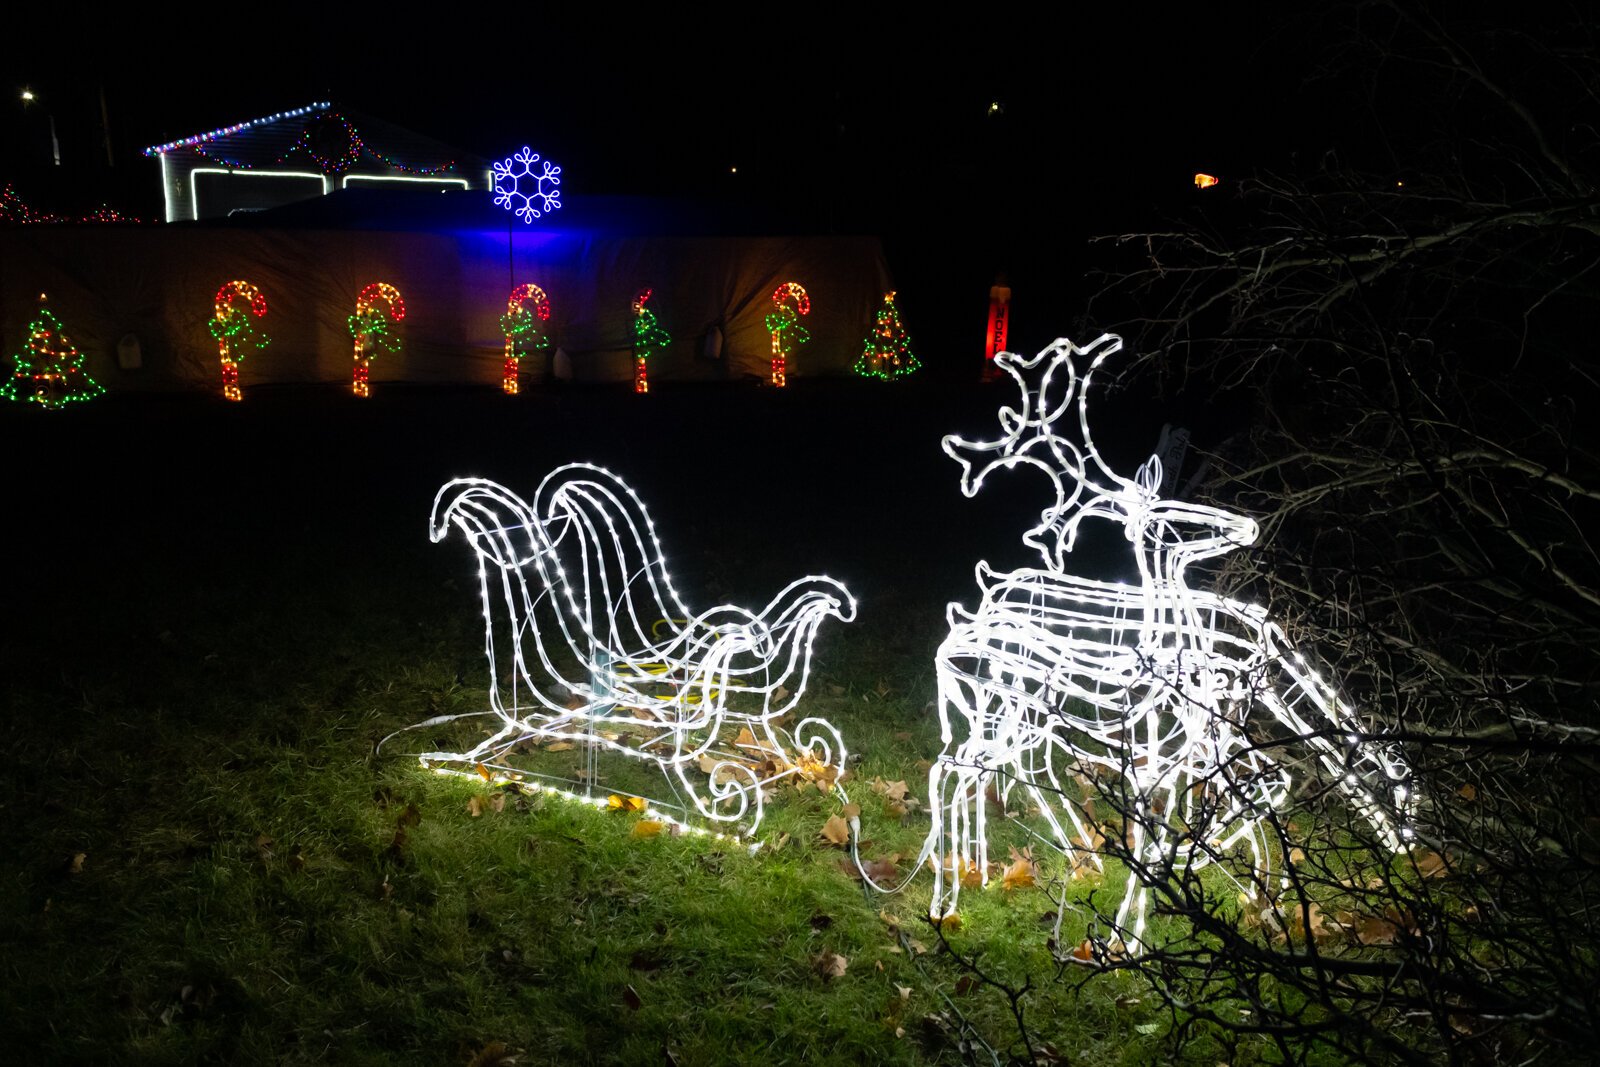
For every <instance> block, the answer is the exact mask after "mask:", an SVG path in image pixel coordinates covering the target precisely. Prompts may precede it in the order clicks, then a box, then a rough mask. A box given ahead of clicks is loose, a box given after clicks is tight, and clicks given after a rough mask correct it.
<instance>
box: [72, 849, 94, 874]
mask: <svg viewBox="0 0 1600 1067" xmlns="http://www.w3.org/2000/svg"><path fill="white" fill-rule="evenodd" d="M88 858H89V854H88V853H87V852H74V853H73V854H72V858H71V859H70V860H68V861H67V873H68V874H82V873H83V861H84V860H86V859H88Z"/></svg>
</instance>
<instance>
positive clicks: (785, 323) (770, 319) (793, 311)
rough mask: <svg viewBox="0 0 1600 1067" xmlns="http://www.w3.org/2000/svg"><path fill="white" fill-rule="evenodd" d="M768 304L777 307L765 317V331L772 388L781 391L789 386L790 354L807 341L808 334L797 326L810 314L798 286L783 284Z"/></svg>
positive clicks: (808, 301)
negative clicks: (769, 341)
mask: <svg viewBox="0 0 1600 1067" xmlns="http://www.w3.org/2000/svg"><path fill="white" fill-rule="evenodd" d="M790 301H793V303H794V306H793V307H791V306H789V302H790ZM772 302H773V304H774V305H776V307H777V310H776V311H772V312H769V313H768V315H767V329H768V330H769V331H770V332H771V334H772V384H773V385H775V386H777V387H778V388H780V389H782V388H783V387H784V386H786V385H788V384H789V373H788V368H789V356H790V354H791V353H793V352H795V351H796V350H798V349H799V347H800V346H801V345H803V344H805V343H806V342H807V341H808V340H810V339H811V331H810V330H807V329H806V328H805V327H804V326H802V325H800V317H801V316H802V315H809V314H811V297H809V296H807V295H806V290H805V287H804V286H803V285H801V284H800V283H799V282H784V283H783V284H782V285H780V286H778V287H777V288H776V289H774V290H773V291H772Z"/></svg>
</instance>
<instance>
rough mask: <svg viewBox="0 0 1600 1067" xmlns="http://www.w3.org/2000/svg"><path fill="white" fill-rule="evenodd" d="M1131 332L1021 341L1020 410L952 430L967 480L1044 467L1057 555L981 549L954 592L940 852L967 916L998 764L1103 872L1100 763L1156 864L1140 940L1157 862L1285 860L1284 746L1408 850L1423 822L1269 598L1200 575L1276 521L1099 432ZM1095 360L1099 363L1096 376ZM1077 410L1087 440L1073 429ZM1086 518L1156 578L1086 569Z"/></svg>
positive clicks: (941, 895)
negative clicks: (1104, 380)
mask: <svg viewBox="0 0 1600 1067" xmlns="http://www.w3.org/2000/svg"><path fill="white" fill-rule="evenodd" d="M1121 347H1122V342H1121V340H1120V338H1117V337H1115V336H1114V335H1110V334H1107V335H1103V336H1101V337H1100V338H1098V339H1096V340H1095V341H1094V342H1092V343H1091V344H1089V345H1088V346H1087V347H1085V348H1080V347H1078V346H1076V345H1074V344H1072V342H1070V341H1067V340H1065V339H1062V340H1058V341H1056V342H1055V343H1054V344H1053V345H1051V346H1050V347H1048V348H1046V349H1045V350H1044V351H1042V352H1040V353H1038V354H1037V355H1035V356H1032V357H1023V356H1018V355H1016V354H1014V353H1009V352H1007V353H1002V354H1001V355H1000V356H998V357H997V358H996V363H997V364H998V365H999V366H1000V368H1001V369H1002V370H1004V371H1005V372H1006V373H1007V374H1009V375H1010V376H1011V377H1012V379H1014V380H1015V381H1016V382H1017V384H1018V386H1020V387H1021V390H1022V402H1021V404H1020V406H1018V407H1002V408H1001V410H1000V425H1001V428H1002V431H1003V435H1002V436H1001V437H1000V438H999V439H998V440H994V441H987V442H976V441H968V440H965V439H963V438H960V437H954V436H952V437H946V438H945V439H944V449H945V452H946V453H948V454H949V455H950V457H951V458H952V459H954V460H956V461H957V462H958V463H960V464H961V468H962V479H961V488H962V492H963V494H965V495H966V496H969V497H971V496H975V495H976V494H977V492H978V490H979V489H981V488H982V487H983V482H984V479H985V477H986V476H987V475H988V474H989V473H991V472H992V471H995V470H997V469H1010V468H1014V467H1019V466H1027V467H1034V468H1037V469H1039V470H1041V471H1043V472H1044V473H1045V475H1046V476H1047V477H1048V478H1049V479H1050V481H1051V484H1052V485H1053V487H1054V489H1055V501H1054V503H1053V504H1051V505H1050V506H1049V507H1047V508H1045V509H1044V511H1043V512H1042V513H1041V516H1040V521H1039V523H1038V524H1037V525H1036V526H1034V527H1033V528H1032V529H1031V530H1029V531H1028V532H1027V534H1026V535H1025V536H1024V538H1023V541H1024V543H1026V544H1027V545H1029V546H1030V547H1032V548H1034V549H1036V550H1037V551H1038V552H1039V555H1040V558H1041V566H1038V567H1027V568H1021V569H1018V570H1015V571H1011V572H1008V573H998V572H996V571H994V570H992V569H991V568H990V567H989V566H988V565H987V564H986V563H980V564H978V567H977V578H978V586H979V591H980V593H981V596H980V599H979V603H978V606H977V608H976V610H974V611H967V610H965V609H964V608H962V607H961V606H960V605H958V604H952V605H950V608H949V612H948V617H949V621H950V633H949V636H948V637H946V638H945V640H944V641H943V642H942V644H941V645H940V648H939V651H938V654H937V662H936V669H937V679H938V698H939V715H940V726H941V732H942V739H943V741H944V744H945V752H944V754H943V755H942V756H941V757H940V758H939V760H938V761H937V762H936V763H935V764H934V765H933V767H932V768H931V770H930V772H929V784H928V795H929V804H930V807H931V808H932V814H933V827H932V829H931V831H930V835H929V851H931V852H933V853H934V855H935V857H936V862H935V863H934V871H935V883H934V894H933V902H932V905H931V909H932V912H933V914H934V915H935V916H936V917H939V916H941V915H947V914H950V913H952V912H954V911H955V908H956V903H957V898H958V896H959V894H960V891H961V878H962V874H963V873H964V872H965V871H968V870H976V871H978V872H981V873H982V875H983V877H984V878H985V880H987V875H988V864H987V862H986V861H987V857H988V840H987V825H986V821H987V818H986V812H985V797H984V794H985V788H986V786H987V785H988V783H989V782H991V781H994V782H995V783H996V786H997V788H998V789H999V791H1000V792H1001V793H1002V794H1004V795H1006V796H1009V795H1010V793H1011V791H1012V790H1013V789H1021V790H1022V791H1023V794H1024V795H1025V797H1026V799H1027V800H1028V801H1030V802H1031V804H1032V805H1034V806H1036V807H1037V808H1038V810H1039V812H1040V814H1041V816H1042V817H1043V820H1044V822H1045V823H1046V824H1047V827H1048V829H1047V833H1046V834H1045V838H1046V840H1048V841H1049V843H1050V844H1052V845H1053V846H1054V847H1056V848H1058V849H1060V850H1061V851H1062V852H1063V853H1065V854H1068V855H1073V854H1075V853H1078V854H1080V855H1079V856H1078V859H1079V861H1080V862H1083V863H1086V864H1088V865H1090V866H1092V867H1096V868H1098V867H1099V866H1100V860H1099V857H1098V856H1097V855H1096V854H1095V852H1094V849H1093V843H1094V836H1093V834H1092V832H1091V829H1090V823H1091V822H1092V820H1090V819H1089V818H1087V817H1086V815H1085V813H1084V811H1083V810H1082V809H1080V807H1079V806H1078V804H1077V803H1075V802H1074V801H1073V799H1072V797H1073V794H1074V790H1075V789H1077V790H1081V789H1083V788H1084V783H1085V782H1086V781H1087V780H1089V779H1094V780H1109V781H1112V782H1114V783H1116V784H1115V785H1114V786H1112V788H1113V789H1115V790H1116V797H1115V800H1116V805H1115V806H1118V807H1119V808H1121V809H1123V813H1124V814H1125V816H1126V817H1127V819H1128V824H1129V835H1128V839H1127V845H1128V849H1129V855H1130V857H1131V858H1132V859H1133V860H1134V864H1135V870H1133V871H1132V872H1130V874H1129V876H1128V879H1127V883H1126V886H1125V888H1124V892H1123V896H1122V900H1121V903H1120V906H1119V909H1118V912H1117V916H1116V918H1115V920H1114V925H1115V927H1116V936H1117V937H1118V938H1120V939H1121V940H1122V941H1123V942H1124V944H1125V945H1127V946H1128V947H1130V948H1134V947H1136V946H1137V945H1138V944H1139V943H1140V940H1141V937H1142V934H1143V930H1144V923H1145V910H1146V899H1145V898H1146V890H1145V888H1144V885H1145V882H1144V881H1142V880H1141V878H1140V873H1139V871H1138V869H1137V868H1138V867H1140V866H1142V867H1144V868H1146V871H1147V873H1146V876H1145V878H1146V880H1147V879H1148V878H1149V877H1151V876H1159V874H1160V872H1162V871H1165V870H1172V869H1175V868H1182V867H1185V866H1187V867H1190V868H1194V867H1199V866H1202V865H1204V864H1206V863H1207V862H1209V861H1210V860H1211V859H1212V858H1214V857H1216V856H1220V855H1221V854H1223V853H1225V852H1227V851H1229V850H1232V849H1234V848H1235V847H1241V846H1242V847H1245V848H1247V849H1248V850H1249V852H1250V855H1251V862H1252V864H1253V866H1254V869H1255V870H1256V871H1258V872H1265V871H1266V870H1267V869H1268V865H1269V862H1270V856H1269V851H1268V847H1267V845H1268V842H1267V839H1266V835H1265V832H1264V830H1263V828H1262V826H1261V823H1262V820H1263V818H1264V817H1265V816H1266V815H1267V814H1269V813H1270V812H1272V811H1273V810H1275V809H1277V808H1279V807H1281V806H1282V804H1283V803H1284V801H1285V800H1286V799H1287V797H1288V795H1289V790H1290V785H1291V780H1290V775H1289V773H1288V771H1287V770H1286V769H1285V768H1284V767H1283V766H1282V765H1280V764H1279V763H1277V762H1276V761H1274V760H1273V759H1272V758H1271V757H1269V756H1268V755H1267V753H1266V751H1264V748H1263V745H1264V743H1266V742H1271V743H1272V744H1278V743H1281V742H1283V741H1292V744H1293V746H1294V747H1297V748H1298V747H1300V746H1305V747H1306V748H1307V749H1309V752H1310V754H1311V755H1312V756H1314V757H1315V758H1316V759H1317V760H1318V761H1319V762H1320V763H1321V764H1322V766H1323V767H1324V768H1325V769H1326V770H1327V771H1328V772H1330V773H1331V774H1332V775H1334V776H1335V780H1336V781H1338V782H1339V783H1340V788H1341V789H1342V790H1343V792H1344V794H1345V796H1346V797H1347V799H1348V800H1349V802H1350V803H1351V805H1352V807H1353V808H1354V809H1355V810H1356V811H1357V812H1358V813H1359V814H1360V815H1362V816H1363V817H1365V819H1366V820H1367V821H1368V822H1370V823H1371V825H1372V826H1373V828H1374V830H1375V831H1376V833H1377V835H1378V837H1379V839H1380V840H1381V841H1383V843H1384V844H1385V845H1386V846H1387V847H1389V848H1390V849H1391V850H1393V849H1397V848H1399V847H1401V846H1402V842H1403V841H1405V840H1408V839H1409V838H1410V836H1411V830H1410V829H1409V827H1407V826H1406V825H1405V812H1406V804H1407V792H1408V771H1407V768H1406V766H1405V764H1404V763H1403V761H1402V760H1401V759H1400V757H1399V756H1398V754H1397V753H1396V752H1395V751H1394V750H1393V748H1392V746H1388V745H1384V744H1380V743H1361V742H1360V738H1361V736H1362V735H1364V734H1365V733H1366V731H1365V730H1364V729H1363V728H1362V727H1360V726H1359V723H1358V719H1357V716H1356V713H1355V711H1354V710H1353V709H1352V708H1351V707H1350V706H1349V705H1348V704H1347V703H1345V702H1344V701H1343V700H1342V699H1341V698H1340V696H1339V694H1338V692H1337V691H1336V690H1335V689H1334V688H1333V687H1332V686H1331V685H1329V684H1328V683H1327V682H1325V681H1324V680H1323V679H1322V678H1321V676H1320V675H1319V674H1318V673H1317V672H1316V671H1315V670H1314V669H1312V667H1311V666H1310V665H1309V664H1308V663H1307V662H1306V660H1305V658H1304V656H1302V655H1301V654H1300V653H1298V652H1297V651H1295V650H1294V648H1293V647H1292V645H1291V643H1290V641H1289V640H1288V638H1287V637H1286V635H1285V634H1284V632H1283V630H1282V629H1281V628H1280V627H1278V626H1277V625H1276V624H1275V623H1273V622H1272V621H1271V620H1270V619H1269V618H1268V617H1267V614H1266V612H1265V611H1264V610H1263V609H1261V608H1259V607H1256V606H1253V605H1249V604H1245V603H1242V602H1240V601H1237V600H1233V599H1230V598H1227V597H1223V596H1220V595H1218V594H1216V593H1214V592H1210V591H1207V590H1204V589H1195V588H1191V587H1190V585H1189V580H1188V573H1187V572H1188V569H1189V568H1190V567H1191V566H1192V565H1193V564H1195V563H1198V562H1200V561H1202V560H1206V559H1211V558H1214V557H1217V556H1221V555H1225V554H1226V553H1228V552H1232V551H1234V550H1235V549H1238V548H1242V547H1244V546H1246V545H1249V544H1251V543H1252V542H1254V540H1255V538H1256V536H1257V527H1256V524H1255V522H1254V521H1253V520H1251V519H1249V518H1247V517H1245V516H1243V515H1237V514H1233V513H1231V512H1227V511H1223V510H1221V509H1218V508H1212V507H1204V506H1201V505H1196V504H1186V503H1183V502H1181V501H1177V500H1170V499H1164V498H1162V497H1161V496H1160V494H1159V492H1158V488H1159V486H1160V485H1161V482H1162V471H1161V462H1160V460H1159V459H1158V458H1156V457H1152V458H1151V459H1150V460H1149V462H1147V463H1146V464H1145V465H1144V466H1143V467H1141V468H1140V469H1139V471H1138V474H1137V475H1136V477H1134V478H1131V479H1130V478H1126V477H1123V476H1122V475H1119V474H1118V473H1116V472H1115V471H1114V470H1112V469H1111V468H1110V467H1109V466H1107V464H1106V463H1105V461H1104V460H1103V459H1102V458H1101V456H1100V454H1099V452H1098V451H1097V450H1096V449H1095V446H1094V442H1093V439H1092V437H1091V436H1090V432H1089V421H1088V395H1087V394H1088V388H1089V384H1090V380H1091V378H1092V377H1093V375H1094V373H1095V371H1096V370H1098V369H1099V368H1100V366H1101V364H1102V363H1104V362H1105V360H1106V359H1108V358H1109V357H1110V356H1112V355H1114V354H1115V353H1116V352H1118V351H1120V350H1121ZM1078 359H1082V360H1084V361H1087V363H1088V369H1087V370H1085V371H1084V372H1083V373H1082V375H1081V376H1080V375H1079V373H1078V369H1077V364H1076V363H1075V360H1078ZM1074 413H1075V415H1076V418H1075V420H1074V419H1073V417H1072V416H1073V414H1074ZM1073 421H1076V423H1077V428H1078V431H1079V434H1080V439H1081V443H1080V442H1075V441H1072V440H1069V439H1068V438H1066V437H1063V436H1061V435H1060V434H1058V432H1057V430H1058V429H1065V428H1066V426H1068V425H1070V424H1071V423H1072V422H1073ZM1062 424H1065V425H1062ZM1087 519H1103V520H1108V521H1111V522H1115V523H1119V524H1121V526H1122V527H1123V532H1124V534H1125V535H1126V538H1127V540H1128V542H1129V544H1130V546H1131V547H1132V549H1133V552H1134V555H1135V557H1136V560H1137V564H1138V574H1139V582H1138V584H1136V585H1135V584H1124V583H1119V582H1106V581H1099V580H1095V579H1091V578H1086V577H1082V576H1080V575H1077V574H1074V573H1073V572H1072V570H1071V568H1070V566H1069V562H1070V559H1069V556H1070V553H1071V551H1072V549H1073V546H1074V544H1075V543H1076V540H1077V537H1078V534H1079V530H1080V526H1081V524H1082V523H1083V522H1084V521H1085V520H1087ZM962 720H964V721H965V724H966V727H967V732H966V737H965V738H964V739H962V740H961V741H960V742H959V744H958V743H957V742H956V731H955V724H956V723H957V722H959V721H962ZM1101 791H1102V792H1104V791H1105V790H1104V788H1102V790H1101Z"/></svg>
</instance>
